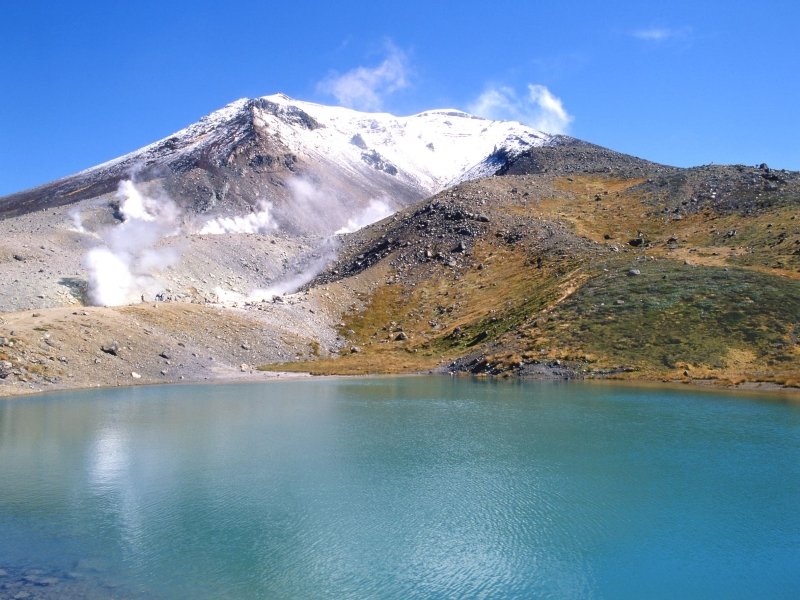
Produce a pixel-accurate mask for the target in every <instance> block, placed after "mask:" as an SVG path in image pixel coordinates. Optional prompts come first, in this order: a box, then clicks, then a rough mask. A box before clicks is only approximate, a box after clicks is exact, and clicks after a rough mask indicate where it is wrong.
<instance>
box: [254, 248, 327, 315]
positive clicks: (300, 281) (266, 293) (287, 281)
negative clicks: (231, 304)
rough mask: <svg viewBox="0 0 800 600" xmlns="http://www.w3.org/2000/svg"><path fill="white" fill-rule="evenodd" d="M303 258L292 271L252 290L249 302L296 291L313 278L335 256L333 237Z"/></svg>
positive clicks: (269, 298)
mask: <svg viewBox="0 0 800 600" xmlns="http://www.w3.org/2000/svg"><path fill="white" fill-rule="evenodd" d="M305 258H306V259H307V262H305V263H304V264H302V263H301V265H299V266H298V268H297V269H295V272H294V273H292V274H291V275H287V276H284V277H282V278H280V279H278V280H277V281H274V282H273V283H272V285H270V286H269V287H268V288H264V289H257V290H253V291H252V292H250V294H249V296H248V298H247V299H248V300H250V301H251V302H258V301H261V300H271V299H272V298H274V297H275V296H283V295H284V294H292V293H294V292H296V291H297V290H298V289H299V288H300V287H302V286H303V285H305V284H306V283H308V282H309V281H311V280H312V279H314V277H316V276H317V275H318V274H319V273H320V272H322V270H323V269H324V268H325V267H326V266H327V265H328V263H330V262H331V261H332V260H334V259H335V258H336V242H335V240H334V238H327V239H326V240H325V241H324V242H323V243H322V244H321V245H320V246H318V247H317V248H316V249H315V250H314V251H313V252H311V253H310V255H309V256H307V257H305Z"/></svg>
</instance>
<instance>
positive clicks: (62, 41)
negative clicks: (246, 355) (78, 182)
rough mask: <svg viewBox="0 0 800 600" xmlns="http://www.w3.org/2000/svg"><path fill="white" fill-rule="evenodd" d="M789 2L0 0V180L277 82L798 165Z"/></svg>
mask: <svg viewBox="0 0 800 600" xmlns="http://www.w3.org/2000/svg"><path fill="white" fill-rule="evenodd" d="M797 6H798V3H797V2H796V0H795V1H788V0H787V1H775V2H762V3H756V2H752V1H750V2H739V1H714V2H702V1H701V0H695V1H692V2H684V1H669V2H658V3H655V2H653V3H650V2H638V1H637V2H634V1H626V2H615V1H613V0H606V1H603V2H593V3H589V2H584V3H579V2H553V1H552V0H550V1H547V2H543V1H542V2H540V1H529V2H526V1H524V0H514V1H508V2H507V1H504V0H495V1H494V2H486V1H485V0H483V1H481V2H472V1H463V2H459V3H455V2H453V3H447V4H445V3H437V4H435V5H434V6H431V5H430V2H428V1H426V2H421V1H419V0H405V1H404V2H397V1H396V0H393V1H392V2H381V1H379V0H373V1H371V2H351V1H347V0H340V1H339V2H330V3H322V2H305V1H302V0H294V1H292V2H266V1H263V2H255V1H242V0H240V1H226V2H209V1H203V0H194V1H191V2H189V1H186V2H181V1H169V2H167V1H164V0H161V1H159V2H153V1H148V0H144V1H138V2H116V1H109V0H106V1H105V2H86V1H77V0H76V1H71V2H70V1H66V0H65V1H64V2H56V1H51V2H41V1H38V0H26V1H24V2H22V1H20V2H10V1H9V2H2V3H0V86H1V87H0V92H1V93H0V195H2V194H7V193H11V192H14V191H18V190H21V189H24V188H28V187H31V186H34V185H38V184H41V183H45V182H47V181H50V180H52V179H55V178H57V177H61V176H64V175H68V174H70V173H73V172H75V171H78V170H80V169H84V168H87V167H89V166H92V165H94V164H97V163H99V162H102V161H105V160H108V159H111V158H114V157H116V156H118V155H121V154H123V153H126V152H129V151H132V150H134V149H136V148H138V147H140V146H142V145H145V144H147V143H149V142H152V141H155V140H156V139H159V138H161V137H164V136H166V135H168V134H170V133H172V132H173V131H175V130H177V129H180V128H182V127H184V126H186V125H188V124H189V123H191V122H193V121H195V120H197V119H198V118H199V117H201V116H203V115H204V114H206V113H208V112H210V111H212V110H215V109H217V108H220V107H221V106H223V105H225V104H226V103H228V102H230V101H233V100H235V99H237V98H241V97H243V96H261V95H266V94H271V93H274V92H277V91H282V92H284V93H286V94H288V95H290V96H293V97H295V98H299V99H304V100H311V101H318V102H325V103H339V102H344V103H348V104H350V105H353V106H356V107H361V108H364V107H366V108H375V107H379V108H382V109H385V110H387V111H389V112H394V113H396V114H411V113H414V112H419V111H422V110H425V109H428V108H435V107H456V108H463V109H474V110H482V111H483V112H485V113H487V114H489V115H491V116H514V117H518V118H520V119H527V120H528V121H529V122H535V123H537V124H542V123H545V124H552V123H555V125H554V126H555V127H556V128H560V129H562V130H565V131H567V132H568V133H569V134H571V135H574V136H576V137H579V138H582V139H586V140H589V141H592V142H595V143H598V144H601V145H604V146H608V147H611V148H614V149H616V150H620V151H624V152H629V153H631V154H635V155H637V156H641V157H644V158H648V159H651V160H656V161H660V162H664V163H668V164H674V165H680V166H689V165H694V164H704V163H709V162H718V163H745V164H752V163H758V162H767V163H769V164H770V165H771V166H774V167H777V168H791V169H800V41H799V40H800V34H799V33H798V32H800V8H798V7H797ZM359 68H361V70H358V69H359ZM529 86H533V87H529ZM559 100H560V102H561V104H560V105H558V101H559ZM554 102H555V104H554ZM543 112H544V114H543ZM543 117H544V121H542V120H541V119H542V118H543ZM547 117H552V118H550V119H549V120H548V119H547Z"/></svg>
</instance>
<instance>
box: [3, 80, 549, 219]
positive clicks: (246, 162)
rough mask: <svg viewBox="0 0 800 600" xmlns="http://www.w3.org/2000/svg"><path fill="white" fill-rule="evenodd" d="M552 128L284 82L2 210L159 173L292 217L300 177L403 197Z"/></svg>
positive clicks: (360, 200)
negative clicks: (302, 93) (337, 97)
mask: <svg viewBox="0 0 800 600" xmlns="http://www.w3.org/2000/svg"><path fill="white" fill-rule="evenodd" d="M553 139H554V138H553V137H552V136H549V135H547V134H544V133H542V132H539V131H535V130H533V129H531V128H529V127H526V126H524V125H521V124H520V123H514V122H507V121H489V120H486V119H482V118H479V117H475V116H473V115H469V114H467V113H464V112H461V111H457V110H432V111H426V112H423V113H420V114H417V115H413V116H410V117H396V116H393V115H390V114H387V113H363V112H358V111H354V110H349V109H346V108H340V107H330V106H323V105H319V104H313V103H310V102H302V101H297V100H293V99H291V98H289V97H287V96H285V95H283V94H275V95H272V96H265V97H262V98H255V99H242V100H237V101H236V102H233V103H231V104H229V105H227V106H226V107H224V108H222V109H220V110H218V111H216V112H213V113H211V114H209V115H208V116H206V117H204V118H202V119H201V120H200V121H198V122H197V123H194V124H192V125H190V126H188V127H186V128H185V129H182V130H181V131H178V132H176V133H174V134H173V135H170V136H168V137H166V138H164V139H162V140H159V141H157V142H154V143H153V144H150V145H148V146H146V147H144V148H141V149H139V150H136V151H134V152H132V153H130V154H127V155H125V156H122V157H120V158H117V159H114V160H112V161H109V162H107V163H104V164H101V165H98V166H96V167H93V168H90V169H87V170H85V171H82V172H80V173H77V174H75V175H72V176H70V177H66V178H64V179H61V180H58V181H55V182H53V183H51V184H47V185H44V186H41V187H38V188H35V189H32V190H28V191H25V192H20V193H17V194H12V195H10V196H7V197H5V198H0V217H2V216H12V215H20V214H24V213H27V212H30V211H34V210H41V209H43V208H48V207H53V206H59V205H65V204H74V203H77V202H80V201H84V200H88V199H92V198H96V197H99V196H103V195H107V194H110V193H112V192H114V191H115V190H116V188H117V185H118V184H119V182H120V181H122V180H124V179H134V180H135V181H137V182H139V183H151V184H152V183H156V184H158V185H159V186H160V187H161V188H163V190H165V191H166V192H167V193H168V195H169V196H170V197H172V198H173V199H174V200H175V201H176V202H178V204H179V205H181V206H182V207H183V208H184V209H186V210H188V211H191V212H193V213H196V214H215V215H219V214H223V215H235V214H242V213H246V212H248V211H250V210H252V209H254V208H255V207H257V206H258V204H259V202H261V201H264V200H268V201H270V202H272V203H273V204H274V205H276V206H277V208H278V209H282V208H285V209H286V210H284V211H283V212H284V215H285V216H286V218H287V219H288V220H291V217H292V207H291V203H292V200H293V197H292V190H291V189H290V186H289V185H288V183H289V181H291V180H293V179H297V178H303V180H304V181H306V182H307V183H309V184H310V185H311V186H312V187H313V188H314V190H315V191H316V192H318V195H324V196H325V197H326V198H327V199H329V200H327V201H326V202H329V203H331V204H335V205H337V206H342V207H344V209H345V211H344V212H347V213H354V212H357V211H358V210H359V209H360V208H363V207H364V206H366V205H367V203H368V202H369V201H370V200H373V199H377V198H386V199H389V200H390V201H391V204H392V205H393V207H395V208H400V207H402V206H406V205H408V204H410V203H412V202H415V201H417V200H421V199H422V198H425V197H427V196H429V195H430V194H433V193H435V192H438V191H439V190H441V189H444V188H445V187H448V186H449V185H452V184H453V183H456V182H458V181H462V180H465V179H474V178H477V177H482V176H486V175H491V174H492V173H494V172H495V171H497V169H499V168H501V167H502V166H503V165H505V164H506V162H507V161H508V160H509V159H510V158H511V157H514V156H517V155H518V154H520V153H521V152H522V151H524V150H526V149H529V148H532V147H538V146H544V145H547V144H549V143H551V141H552V140H553ZM287 204H288V206H287ZM320 208H324V207H320ZM295 224H296V225H302V224H301V223H295Z"/></svg>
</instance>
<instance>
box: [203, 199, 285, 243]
mask: <svg viewBox="0 0 800 600" xmlns="http://www.w3.org/2000/svg"><path fill="white" fill-rule="evenodd" d="M277 228H278V226H277V224H276V223H275V220H274V219H273V217H272V205H271V204H270V203H269V202H265V201H263V200H262V201H261V202H259V203H258V210H257V211H255V212H252V213H250V214H248V215H242V216H235V217H217V218H216V219H212V220H210V221H208V222H206V224H205V225H203V227H202V229H200V233H201V234H212V235H222V234H224V233H269V232H271V231H275V230H276V229H277Z"/></svg>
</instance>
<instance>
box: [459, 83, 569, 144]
mask: <svg viewBox="0 0 800 600" xmlns="http://www.w3.org/2000/svg"><path fill="white" fill-rule="evenodd" d="M469 111H470V112H472V113H474V114H476V115H479V116H481V117H486V118H487V119H496V120H509V121H519V122H520V123H524V124H526V125H529V126H531V127H533V128H534V129H538V130H540V131H545V132H547V133H565V132H566V131H567V129H568V128H569V124H570V123H571V122H572V120H573V118H574V117H573V116H572V115H570V114H569V113H568V112H567V110H566V109H565V108H564V103H563V102H562V101H561V99H560V98H558V97H557V96H555V95H554V94H553V93H552V92H551V91H550V90H549V89H547V87H545V86H544V85H541V84H539V83H529V84H528V93H527V94H525V95H524V96H522V97H520V96H519V95H518V94H517V92H516V90H514V88H511V87H507V86H500V87H493V88H489V89H487V90H486V91H484V92H483V93H482V94H481V95H480V96H478V98H477V99H476V100H475V102H473V103H472V104H471V105H470V106H469Z"/></svg>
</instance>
